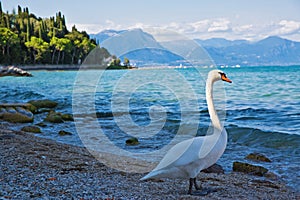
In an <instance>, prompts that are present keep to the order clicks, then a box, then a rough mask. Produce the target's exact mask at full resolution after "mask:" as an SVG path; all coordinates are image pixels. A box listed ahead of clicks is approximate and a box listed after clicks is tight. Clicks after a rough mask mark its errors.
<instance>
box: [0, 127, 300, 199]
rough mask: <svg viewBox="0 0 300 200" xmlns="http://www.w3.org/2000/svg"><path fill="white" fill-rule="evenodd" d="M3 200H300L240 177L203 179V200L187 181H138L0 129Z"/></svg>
mask: <svg viewBox="0 0 300 200" xmlns="http://www.w3.org/2000/svg"><path fill="white" fill-rule="evenodd" d="M0 150H1V160H0V165H1V169H2V170H1V171H0V180H1V182H0V188H2V189H1V191H0V199H29V198H30V199H41V198H63V199H70V198H74V199H106V198H108V199H112V198H114V199H299V198H300V194H299V192H298V193H297V192H296V191H294V190H293V189H291V188H289V187H287V186H286V185H285V184H284V183H283V182H282V181H280V180H278V179H268V178H262V177H257V176H251V175H246V174H242V173H237V172H230V173H228V174H216V173H210V174H208V173H200V175H199V176H198V181H200V180H201V182H200V183H201V184H202V186H203V187H204V188H213V189H215V190H216V191H215V192H213V193H210V194H208V195H206V196H204V197H200V196H190V195H187V194H186V192H187V189H188V180H177V179H176V180H174V179H163V180H162V181H159V182H157V181H146V182H145V181H140V180H139V179H140V178H141V177H142V176H143V175H144V174H137V173H125V172H120V171H117V170H115V169H112V168H109V167H107V166H105V165H103V164H102V163H101V162H100V161H98V160H97V159H96V158H94V157H93V156H92V155H91V154H90V153H89V152H88V151H87V150H86V149H85V148H83V147H78V146H72V145H67V144H62V143H58V142H56V141H54V140H50V139H45V138H40V137H37V136H35V135H34V134H30V133H25V132H21V131H12V130H8V129H7V127H4V126H1V125H0Z"/></svg>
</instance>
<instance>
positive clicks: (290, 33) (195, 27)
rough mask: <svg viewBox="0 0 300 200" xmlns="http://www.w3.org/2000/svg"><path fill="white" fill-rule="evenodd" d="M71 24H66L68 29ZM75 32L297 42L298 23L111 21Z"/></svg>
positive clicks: (299, 22) (299, 31)
mask: <svg viewBox="0 0 300 200" xmlns="http://www.w3.org/2000/svg"><path fill="white" fill-rule="evenodd" d="M71 26H73V24H70V26H69V27H70V28H71ZM76 27H77V28H78V29H79V30H85V31H87V32H88V33H98V32H100V31H103V30H107V29H114V30H124V29H133V28H142V29H143V28H144V29H146V28H151V27H160V28H165V29H168V30H173V31H176V32H178V33H179V34H183V35H185V36H187V37H190V38H199V39H208V38H212V37H222V38H226V39H230V40H236V39H247V40H259V39H263V38H265V37H268V36H272V35H277V36H283V37H286V38H291V39H294V40H298V41H300V21H292V20H280V21H277V22H272V23H269V24H264V25H258V24H235V23H233V22H232V21H230V20H229V19H227V18H216V19H203V20H199V21H194V22H186V23H184V22H171V23H169V24H163V25H161V24H160V25H159V26H158V25H153V24H145V23H135V24H129V25H125V24H122V25H120V24H116V23H115V22H113V21H111V20H107V21H105V22H104V23H103V24H101V25H99V24H76Z"/></svg>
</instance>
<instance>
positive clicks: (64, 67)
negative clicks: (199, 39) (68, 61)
mask: <svg viewBox="0 0 300 200" xmlns="http://www.w3.org/2000/svg"><path fill="white" fill-rule="evenodd" d="M80 66H81V65H20V66H17V67H19V68H21V69H23V70H29V71H30V70H79V69H80Z"/></svg>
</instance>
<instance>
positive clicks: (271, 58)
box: [91, 29, 300, 65]
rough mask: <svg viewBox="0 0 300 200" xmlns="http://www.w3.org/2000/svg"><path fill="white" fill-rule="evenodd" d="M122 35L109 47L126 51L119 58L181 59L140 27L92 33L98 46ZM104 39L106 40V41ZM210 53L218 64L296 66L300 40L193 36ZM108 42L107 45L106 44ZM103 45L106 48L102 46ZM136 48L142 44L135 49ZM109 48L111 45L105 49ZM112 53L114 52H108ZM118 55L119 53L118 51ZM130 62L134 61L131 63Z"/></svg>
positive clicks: (160, 61) (144, 61) (299, 61)
mask: <svg viewBox="0 0 300 200" xmlns="http://www.w3.org/2000/svg"><path fill="white" fill-rule="evenodd" d="M118 34H121V35H122V36H124V37H126V40H125V41H124V40H123V39H122V38H120V40H118V39H117V38H116V39H114V42H115V43H113V44H109V45H110V46H112V47H114V48H116V49H117V50H116V51H117V53H118V52H124V49H122V48H124V47H126V48H128V47H129V48H128V49H129V50H130V51H128V52H127V53H126V54H125V55H122V57H124V56H125V57H127V58H128V59H129V60H132V61H134V62H135V63H137V64H138V65H150V64H153V65H155V64H169V65H175V64H176V65H177V64H178V63H181V60H182V58H181V57H180V56H178V55H175V54H174V53H172V52H169V51H166V50H164V49H163V48H162V46H161V44H160V43H158V42H157V41H155V39H154V38H153V37H152V36H151V35H150V34H148V33H145V32H143V31H142V30H141V29H136V30H133V31H127V32H126V31H114V30H108V31H102V32H100V33H98V34H94V35H91V37H92V38H96V39H97V40H98V41H99V42H100V45H101V43H103V44H105V42H107V41H109V40H106V39H108V38H109V37H112V36H116V35H118ZM105 40H106V41H105ZM195 41H196V42H197V43H198V44H200V45H201V46H202V47H203V48H204V49H205V50H206V51H207V52H208V54H209V55H210V56H211V58H212V59H213V60H214V62H215V63H216V64H217V65H237V64H239V65H295V64H300V42H295V41H291V40H287V39H283V38H280V37H276V36H272V37H268V38H265V39H263V40H260V41H257V42H252V43H251V42H249V41H247V40H227V39H224V38H212V39H207V40H201V39H195ZM109 45H108V47H109ZM104 47H106V46H105V45H104ZM135 47H141V48H140V49H137V48H135ZM108 50H109V51H110V48H108ZM111 53H112V54H115V52H111ZM117 55H118V54H117ZM132 63H133V62H132Z"/></svg>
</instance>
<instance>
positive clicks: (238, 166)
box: [233, 162, 268, 176]
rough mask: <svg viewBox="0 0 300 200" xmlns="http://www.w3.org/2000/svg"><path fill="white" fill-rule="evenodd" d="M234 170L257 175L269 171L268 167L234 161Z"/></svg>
mask: <svg viewBox="0 0 300 200" xmlns="http://www.w3.org/2000/svg"><path fill="white" fill-rule="evenodd" d="M233 171H235V172H243V173H246V174H252V175H256V176H263V175H264V174H265V173H267V172H268V169H266V168H264V167H262V166H256V165H251V164H248V163H242V162H233Z"/></svg>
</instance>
